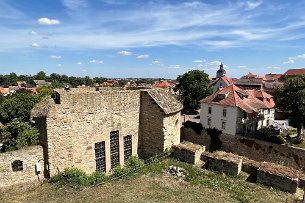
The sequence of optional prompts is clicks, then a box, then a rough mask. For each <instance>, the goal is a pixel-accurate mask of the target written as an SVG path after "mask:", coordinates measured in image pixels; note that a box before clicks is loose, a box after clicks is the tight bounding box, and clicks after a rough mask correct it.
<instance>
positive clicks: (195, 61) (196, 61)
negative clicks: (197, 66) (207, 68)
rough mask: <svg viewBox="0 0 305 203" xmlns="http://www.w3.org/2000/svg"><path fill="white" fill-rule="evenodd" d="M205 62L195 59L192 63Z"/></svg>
mask: <svg viewBox="0 0 305 203" xmlns="http://www.w3.org/2000/svg"><path fill="white" fill-rule="evenodd" d="M204 62H206V60H201V59H196V60H194V61H193V63H204Z"/></svg>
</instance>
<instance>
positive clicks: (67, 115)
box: [46, 91, 140, 176]
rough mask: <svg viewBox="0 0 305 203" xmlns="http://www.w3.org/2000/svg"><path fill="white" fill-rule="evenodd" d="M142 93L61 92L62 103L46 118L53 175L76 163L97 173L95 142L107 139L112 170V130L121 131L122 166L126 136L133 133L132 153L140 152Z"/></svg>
mask: <svg viewBox="0 0 305 203" xmlns="http://www.w3.org/2000/svg"><path fill="white" fill-rule="evenodd" d="M139 95H140V92H139V91H101V92H98V91H90V92H81V93H80V94H79V93H73V92H70V93H66V92H61V94H60V104H55V105H53V106H52V107H51V108H50V109H49V113H48V116H47V118H46V123H47V143H46V145H47V146H48V157H49V160H48V162H49V173H50V175H51V176H52V175H54V174H56V173H57V171H62V170H64V168H67V167H72V166H74V167H77V168H80V169H82V170H84V171H86V172H87V173H92V172H94V171H95V170H96V162H95V143H97V142H101V141H105V154H106V172H108V171H109V170H110V169H111V160H110V132H112V131H119V143H120V152H119V157H120V164H121V165H123V164H124V136H126V135H131V136H132V154H133V155H135V154H137V149H138V130H139V111H140V100H139V98H140V96H139Z"/></svg>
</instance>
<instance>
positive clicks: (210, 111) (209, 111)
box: [208, 106, 212, 114]
mask: <svg viewBox="0 0 305 203" xmlns="http://www.w3.org/2000/svg"><path fill="white" fill-rule="evenodd" d="M208 114H212V107H210V106H209V110H208Z"/></svg>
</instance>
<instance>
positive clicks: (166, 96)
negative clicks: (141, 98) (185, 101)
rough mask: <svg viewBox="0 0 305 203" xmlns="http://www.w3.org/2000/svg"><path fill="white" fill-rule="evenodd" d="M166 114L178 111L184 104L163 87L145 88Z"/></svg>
mask: <svg viewBox="0 0 305 203" xmlns="http://www.w3.org/2000/svg"><path fill="white" fill-rule="evenodd" d="M145 92H147V93H148V95H149V96H150V97H151V98H152V99H153V100H154V101H155V102H156V104H157V105H158V106H159V107H160V108H161V109H162V110H163V111H164V113H165V114H171V113H176V112H178V111H180V110H181V109H182V108H183V105H182V104H181V103H180V102H179V101H178V100H177V99H176V98H175V97H174V96H173V95H172V94H171V93H169V92H168V91H166V90H163V89H151V90H145Z"/></svg>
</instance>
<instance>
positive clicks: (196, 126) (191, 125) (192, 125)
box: [183, 121, 203, 134]
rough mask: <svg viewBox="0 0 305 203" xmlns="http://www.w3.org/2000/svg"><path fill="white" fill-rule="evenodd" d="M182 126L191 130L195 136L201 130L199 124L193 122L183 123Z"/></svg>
mask: <svg viewBox="0 0 305 203" xmlns="http://www.w3.org/2000/svg"><path fill="white" fill-rule="evenodd" d="M183 126H184V127H185V128H192V129H193V130H194V131H195V132H196V133H197V134H200V133H201V132H202V130H203V127H202V125H201V123H196V122H193V121H186V122H185V123H183Z"/></svg>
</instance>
